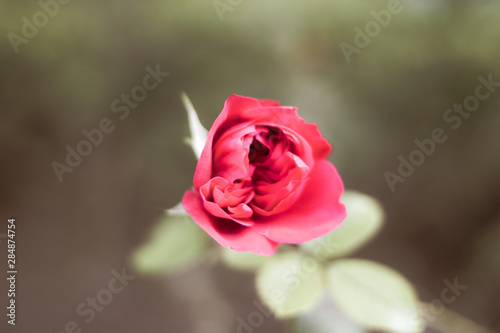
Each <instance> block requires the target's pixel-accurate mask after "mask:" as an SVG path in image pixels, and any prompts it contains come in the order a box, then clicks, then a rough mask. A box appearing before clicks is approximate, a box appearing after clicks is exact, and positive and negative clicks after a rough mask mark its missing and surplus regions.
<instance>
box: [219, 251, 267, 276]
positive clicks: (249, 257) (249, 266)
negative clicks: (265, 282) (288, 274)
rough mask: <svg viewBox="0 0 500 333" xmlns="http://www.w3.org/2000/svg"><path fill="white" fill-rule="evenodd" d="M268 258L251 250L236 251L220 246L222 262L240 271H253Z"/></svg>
mask: <svg viewBox="0 0 500 333" xmlns="http://www.w3.org/2000/svg"><path fill="white" fill-rule="evenodd" d="M268 259H269V257H266V256H259V255H257V254H253V253H251V252H238V251H234V250H231V249H226V248H222V262H223V263H224V264H226V265H227V266H228V267H230V268H233V269H236V270H240V271H254V270H256V269H258V268H259V267H260V266H262V265H263V264H264V263H265V262H266V261H267V260H268Z"/></svg>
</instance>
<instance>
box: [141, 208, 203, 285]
mask: <svg viewBox="0 0 500 333" xmlns="http://www.w3.org/2000/svg"><path fill="white" fill-rule="evenodd" d="M174 208H175V207H174ZM176 208H177V209H179V207H178V206H176ZM169 212H171V213H170V214H169V213H166V216H165V217H164V218H162V219H161V220H160V221H158V223H157V224H156V226H155V227H154V229H153V231H152V232H151V236H150V238H149V240H148V241H147V242H146V243H145V244H143V245H142V246H141V247H139V248H138V249H137V250H136V251H135V252H134V253H133V254H132V264H133V266H134V268H135V269H136V271H137V272H139V273H142V274H148V275H149V274H151V275H152V274H160V273H167V274H169V273H174V272H176V271H178V270H182V269H185V268H186V267H188V266H190V265H192V264H194V263H195V262H196V261H197V260H198V259H199V258H201V256H202V254H203V253H204V249H205V245H206V244H207V241H208V237H207V236H206V234H205V232H203V230H202V229H201V228H199V227H198V226H197V225H196V224H195V223H194V221H193V220H192V219H191V218H190V217H189V215H185V214H182V211H181V210H177V213H175V210H169Z"/></svg>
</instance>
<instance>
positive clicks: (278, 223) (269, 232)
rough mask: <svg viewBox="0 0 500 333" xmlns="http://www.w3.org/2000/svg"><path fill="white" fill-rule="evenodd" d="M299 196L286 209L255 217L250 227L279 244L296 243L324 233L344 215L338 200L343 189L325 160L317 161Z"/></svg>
mask: <svg viewBox="0 0 500 333" xmlns="http://www.w3.org/2000/svg"><path fill="white" fill-rule="evenodd" d="M309 176H310V178H309V179H308V180H307V181H306V182H307V183H306V185H305V187H304V190H303V192H302V196H301V197H300V198H299V201H300V204H297V205H293V206H292V207H291V208H290V209H288V210H287V211H285V212H283V213H281V214H277V215H272V216H268V217H262V218H260V219H259V220H256V222H255V224H254V225H253V226H252V229H254V230H255V231H257V232H259V233H260V234H262V235H264V236H266V237H268V238H269V239H272V240H274V241H276V242H279V243H291V244H299V243H303V242H306V241H309V240H311V239H313V238H316V237H319V236H322V235H325V234H326V233H328V232H330V231H332V230H333V229H335V228H336V227H337V226H338V225H339V224H340V223H341V222H342V221H343V220H344V218H345V216H346V210H345V206H344V205H343V204H342V203H340V201H339V200H340V196H341V195H342V192H343V190H344V186H343V184H342V180H341V178H340V176H339V174H338V173H337V170H336V169H335V167H334V166H333V165H332V164H331V163H330V162H328V161H326V160H322V161H317V162H316V165H315V166H314V168H313V169H312V170H311V171H310V173H309Z"/></svg>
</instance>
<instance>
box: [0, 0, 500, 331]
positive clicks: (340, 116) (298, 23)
mask: <svg viewBox="0 0 500 333" xmlns="http://www.w3.org/2000/svg"><path fill="white" fill-rule="evenodd" d="M221 2H222V3H223V4H226V6H229V8H230V10H227V11H225V12H224V13H223V14H222V19H221V16H220V15H219V14H218V12H217V10H216V9H215V4H217V2H215V3H214V1H213V0H191V1H180V0H179V1H166V0H162V1H160V0H146V1H140V2H138V1H130V0H121V1H117V0H109V1H105V2H103V1H97V0H87V1H70V2H69V3H67V4H60V8H59V10H58V11H57V14H56V15H54V17H50V19H49V20H48V22H47V24H45V25H43V26H42V27H40V28H39V29H38V32H37V33H36V36H34V37H33V38H28V39H27V41H28V42H27V43H23V44H20V45H19V52H18V53H16V52H15V51H14V49H13V47H12V45H11V43H10V42H9V38H8V37H7V36H8V33H10V32H13V33H16V34H18V35H21V33H22V32H21V29H22V26H23V24H24V23H23V21H22V17H24V16H25V17H27V18H28V19H29V20H30V21H32V17H33V15H34V14H35V13H37V12H39V11H40V10H41V7H40V4H39V3H38V2H37V1H34V0H31V1H6V0H1V1H0V18H1V19H0V22H1V29H2V31H1V32H2V33H1V36H2V38H1V40H0V77H1V80H0V156H1V157H0V158H1V160H0V212H1V219H2V221H1V226H2V229H1V230H0V233H6V220H7V218H8V217H15V218H16V219H17V224H18V228H17V234H16V236H17V242H18V251H17V258H18V269H19V275H18V295H17V299H18V318H17V320H18V321H17V325H16V327H15V328H14V327H10V326H9V327H7V325H6V323H5V321H6V320H5V315H2V317H4V319H2V323H1V324H0V325H1V326H0V327H3V328H2V329H1V330H2V332H10V331H13V332H35V331H37V332H63V331H64V326H65V325H66V323H67V322H68V321H76V322H77V323H78V324H79V325H80V328H81V329H82V330H83V331H84V332H92V333H115V332H117V333H118V332H120V333H129V332H130V333H132V332H134V333H135V332H151V333H156V332H178V333H181V332H195V333H198V332H200V333H201V332H203V333H205V332H206V333H213V332H222V333H225V332H236V322H235V318H236V317H237V316H239V315H241V316H245V314H247V313H249V312H251V311H253V310H254V305H253V304H252V301H253V300H255V299H256V297H257V296H256V294H255V289H254V286H253V275H251V274H245V273H241V272H235V271H232V270H229V269H227V268H224V267H222V266H221V265H217V264H216V265H202V266H199V267H197V268H194V269H193V270H191V271H188V272H183V273H179V274H177V275H175V276H171V277H143V276H137V277H136V279H135V280H134V281H132V282H131V283H130V285H129V286H127V287H126V288H125V290H124V291H123V292H122V293H120V294H118V295H115V297H114V299H113V301H112V303H110V304H109V305H108V306H106V307H105V309H104V310H103V311H102V312H100V313H97V316H96V318H95V320H93V321H92V322H91V323H89V324H85V323H83V320H82V317H79V316H78V315H77V314H76V312H75V309H76V307H77V306H78V304H79V303H81V302H84V301H85V300H86V298H87V297H89V296H90V297H95V295H96V293H97V292H98V291H99V290H101V289H102V288H104V287H106V285H107V283H108V281H109V280H110V278H111V277H112V273H111V270H112V269H117V270H120V269H121V267H123V266H124V265H126V264H127V263H128V260H129V257H130V254H131V253H132V251H133V250H134V249H135V248H136V247H137V246H139V245H140V244H142V243H143V242H144V241H145V240H146V239H147V237H148V235H149V232H150V230H151V228H152V226H153V225H154V224H155V221H156V220H157V219H158V217H159V216H160V215H161V214H162V211H163V209H166V208H169V207H171V206H173V205H175V204H177V203H178V202H179V200H180V199H181V197H182V195H183V192H184V191H185V190H186V189H187V188H189V187H190V186H192V176H193V173H194V170H195V165H196V159H195V157H194V155H193V152H192V151H191V150H190V148H189V147H188V146H187V145H186V144H185V143H184V138H185V137H186V136H188V134H189V129H188V123H187V117H186V113H185V111H184V108H183V106H182V103H181V100H180V97H179V94H180V92H181V91H186V92H187V94H188V95H189V96H190V98H191V100H192V101H193V104H194V106H195V108H196V109H197V111H198V113H199V116H200V119H201V121H202V123H203V124H204V125H205V126H206V127H207V128H209V127H210V126H211V124H212V122H213V121H214V119H215V118H216V117H217V115H218V113H219V112H220V110H221V109H222V106H223V103H224V101H225V99H226V98H227V97H228V96H229V95H231V94H232V93H237V94H241V95H247V96H252V97H257V98H268V99H275V100H279V101H281V102H282V103H283V104H285V105H294V106H297V107H298V108H299V114H300V115H301V116H302V117H303V118H305V119H306V120H307V121H309V122H315V123H318V124H319V128H320V129H321V131H322V133H323V134H324V136H325V137H326V138H328V139H329V141H330V142H331V143H332V144H333V145H334V147H335V150H334V153H333V155H331V157H330V160H331V161H332V162H333V163H334V164H335V165H336V166H337V168H338V170H339V172H340V174H341V175H342V177H343V179H344V182H345V186H346V188H348V189H354V190H358V191H361V192H364V193H367V194H370V195H372V196H374V197H375V198H377V199H378V200H379V201H380V202H381V203H382V205H383V206H384V208H385V210H386V214H387V219H386V224H385V226H384V229H383V230H382V232H381V234H380V235H379V236H378V237H377V238H376V239H375V240H374V241H373V242H372V243H371V244H370V245H368V246H367V247H365V248H364V249H362V250H361V251H359V252H357V253H355V254H354V255H353V256H354V257H359V258H368V259H371V260H375V261H378V262H381V263H384V264H386V265H388V266H391V267H393V268H395V269H397V270H398V271H400V272H401V273H402V274H403V275H405V276H406V277H407V278H408V279H409V280H410V281H411V282H412V283H414V284H415V286H416V288H417V290H418V292H419V295H420V297H421V299H422V300H424V301H428V302H429V301H431V300H433V299H436V298H439V297H440V293H441V291H442V290H443V288H444V287H445V285H444V284H443V280H445V279H449V280H453V279H454V278H456V277H457V278H458V281H459V282H460V283H462V284H465V285H467V286H468V289H467V290H466V291H465V292H464V293H463V294H462V295H461V296H460V297H458V298H457V300H456V301H455V302H453V303H452V304H450V305H448V307H449V308H450V309H451V310H453V311H455V312H457V313H459V314H461V315H463V316H465V317H468V318H470V319H472V320H474V321H475V322H476V323H478V324H480V325H483V326H485V327H489V328H490V329H492V330H497V331H498V330H500V317H499V316H498V313H499V309H500V284H499V280H500V154H499V148H500V145H499V143H500V113H499V107H500V91H496V92H494V93H492V94H491V97H490V98H488V99H487V100H485V101H482V102H481V104H480V106H479V108H478V110H477V111H476V112H474V113H473V114H472V115H471V116H470V117H469V118H468V119H464V121H463V123H462V126H461V127H460V128H458V129H457V130H455V131H453V130H450V128H449V125H448V124H446V123H444V121H443V113H444V112H445V111H446V110H447V109H448V108H450V107H452V106H453V104H454V103H462V102H463V100H464V98H465V97H466V96H468V95H471V94H473V93H474V91H475V88H476V86H477V85H478V80H477V78H478V76H483V77H488V75H490V74H491V75H492V76H493V78H494V80H496V81H500V43H499V34H500V20H499V18H500V4H499V2H498V1H488V0H484V1H466V0H461V1H459V0H449V1H444V0H440V1H439V0H435V1H430V0H418V1H417V0H415V1H406V0H403V1H402V2H401V6H402V7H403V10H402V11H401V13H399V14H397V15H393V16H392V18H391V22H390V24H389V25H387V27H383V28H382V29H381V31H380V33H378V34H377V35H376V36H375V37H373V38H371V42H370V44H369V45H368V46H367V47H366V48H363V49H362V50H361V52H360V53H359V54H353V56H352V59H351V61H350V62H348V61H347V60H346V58H345V57H344V54H343V53H342V51H341V48H340V44H341V43H342V42H345V43H349V44H351V45H354V36H355V31H354V30H353V29H354V28H355V27H359V28H361V29H364V27H365V25H366V24H367V23H368V22H370V21H372V20H373V17H372V15H371V14H370V11H371V10H376V11H379V10H382V9H386V8H387V6H388V4H387V1H378V0H376V1H374V0H370V1H368V0H356V1H352V0H349V1H347V0H342V1H319V0H310V1H298V0H297V1H291V0H275V1H264V0H252V1H250V0H243V1H239V2H238V1H232V2H229V1H227V0H221ZM157 65H159V66H160V68H161V70H162V71H164V72H168V73H170V74H169V76H168V77H166V78H165V79H164V80H163V82H162V83H161V84H160V85H159V86H158V87H157V88H156V89H154V90H153V91H150V92H148V95H147V97H146V98H145V100H144V101H142V102H141V103H139V105H138V106H137V107H136V108H135V109H131V112H130V115H129V116H128V117H127V118H126V119H123V120H120V118H119V115H120V114H117V113H113V112H112V110H111V103H112V102H113V101H114V100H115V99H116V98H120V96H121V94H127V93H130V91H131V89H132V88H133V87H135V86H137V85H140V84H141V83H142V80H143V77H144V76H145V75H146V74H147V72H146V69H145V68H146V67H147V66H150V67H152V68H155V67H156V66H157ZM103 118H109V119H111V120H112V122H113V124H114V125H115V126H116V128H115V130H114V131H113V132H112V133H109V134H105V136H104V139H103V142H102V143H101V144H100V145H98V146H97V147H94V148H93V151H92V153H91V154H90V155H89V156H87V157H84V158H83V161H82V163H81V164H80V165H79V166H77V167H76V168H74V170H73V172H72V173H65V174H64V176H63V181H62V182H60V181H59V180H58V179H57V177H56V175H55V173H54V170H53V168H52V165H51V164H52V163H53V162H54V161H58V162H61V163H64V159H65V157H66V150H65V149H66V146H67V145H69V146H71V147H73V148H75V147H76V145H77V144H78V142H79V141H80V140H82V139H84V136H83V134H82V130H84V129H86V130H91V129H94V128H97V126H98V124H99V122H100V121H101V119H103ZM436 127H441V128H444V129H446V133H447V134H448V136H449V137H448V139H447V140H446V142H444V143H443V144H440V145H438V146H437V147H436V152H435V153H434V154H433V155H432V156H430V157H428V158H426V160H425V162H424V164H422V165H421V166H419V167H418V168H416V170H415V172H414V173H413V175H411V176H410V177H408V179H407V180H406V181H405V182H404V183H399V184H397V185H396V191H395V192H392V191H391V190H390V188H389V186H388V185H387V182H386V180H385V178H384V172H386V171H392V172H396V170H397V167H398V165H399V161H398V156H399V155H403V156H405V157H407V156H408V154H409V153H410V152H411V151H412V150H414V149H415V148H416V146H415V144H414V143H413V141H414V140H415V139H424V138H428V137H430V133H431V131H432V130H433V129H434V128H436ZM0 240H1V239H0ZM4 245H5V242H2V249H1V253H2V257H1V258H6V247H5V246H4ZM3 261H4V260H3V259H2V262H3ZM5 261H6V260H5ZM4 266H5V265H4V264H3V263H2V265H1V267H2V269H1V270H0V280H1V281H5V269H4V268H3V267H4ZM130 272H132V271H130ZM6 287H7V285H6V283H4V282H2V283H1V284H0V291H1V296H0V300H2V301H1V302H2V304H4V305H5V304H6V302H7V297H6V290H7V289H6ZM4 305H2V308H3V306H4ZM287 325H288V323H287V322H281V321H277V320H275V319H272V318H269V319H266V321H265V323H264V325H263V326H262V327H260V328H259V329H258V330H256V331H257V332H285V329H286V328H287ZM4 328H5V329H6V330H4ZM310 331H311V332H312V329H311V330H310ZM429 332H432V331H431V330H429ZM342 333H348V332H347V331H346V332H342Z"/></svg>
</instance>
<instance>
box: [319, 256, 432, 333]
mask: <svg viewBox="0 0 500 333" xmlns="http://www.w3.org/2000/svg"><path fill="white" fill-rule="evenodd" d="M327 274H328V284H329V289H330V292H331V294H332V296H333V299H334V301H335V302H336V303H337V305H338V306H339V308H340V309H341V311H343V312H344V313H345V314H346V315H347V316H349V317H351V318H352V319H353V320H355V321H357V322H359V323H360V324H361V325H363V326H364V327H366V328H369V329H375V330H382V331H389V332H395V333H420V332H422V331H423V322H422V318H421V316H420V314H419V311H418V298H417V295H416V292H415V290H414V288H413V286H412V285H411V284H410V282H408V281H407V280H406V279H405V278H404V277H403V276H402V275H401V274H399V273H398V272H396V271H394V270H393V269H391V268H389V267H387V266H384V265H381V264H378V263H375V262H372V261H368V260H361V259H341V260H338V261H335V262H333V263H332V264H331V265H330V266H329V267H328V271H327Z"/></svg>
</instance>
